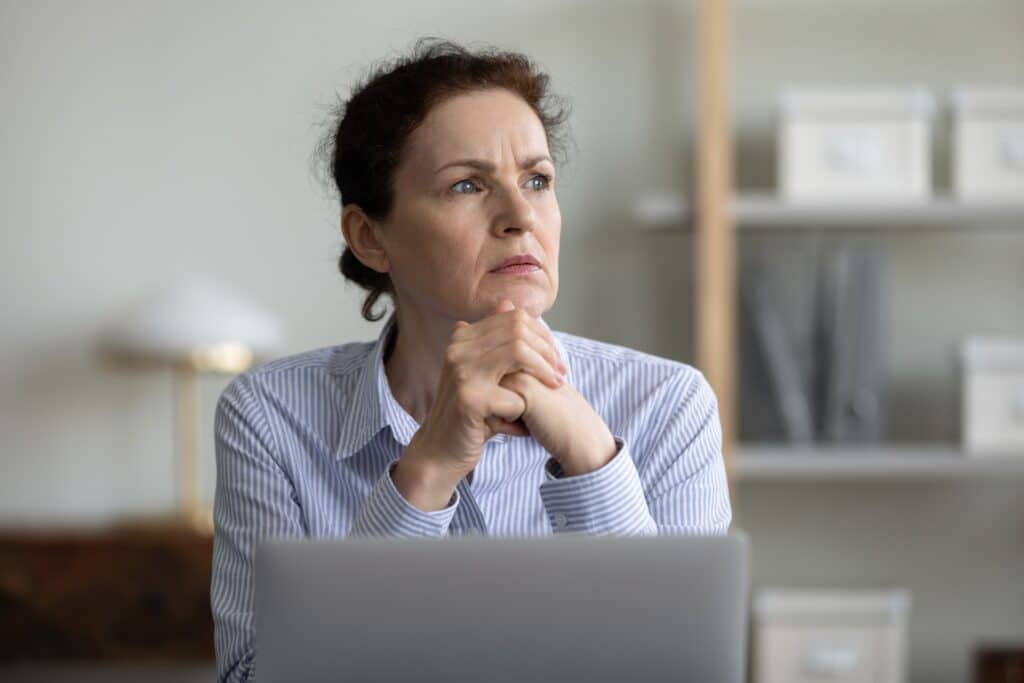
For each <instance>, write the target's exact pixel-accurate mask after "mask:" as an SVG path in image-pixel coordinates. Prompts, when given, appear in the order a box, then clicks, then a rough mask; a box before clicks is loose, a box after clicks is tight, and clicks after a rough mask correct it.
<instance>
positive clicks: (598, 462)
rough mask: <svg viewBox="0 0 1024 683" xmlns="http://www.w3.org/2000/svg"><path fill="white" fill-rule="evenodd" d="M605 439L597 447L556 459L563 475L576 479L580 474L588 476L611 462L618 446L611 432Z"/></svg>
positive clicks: (617, 450)
mask: <svg viewBox="0 0 1024 683" xmlns="http://www.w3.org/2000/svg"><path fill="white" fill-rule="evenodd" d="M607 437H608V438H607V439H605V440H603V441H602V442H601V444H599V445H597V446H590V447H589V448H584V449H583V450H580V451H579V452H577V453H575V454H573V455H570V456H568V457H565V458H563V459H558V464H559V465H560V466H561V468H562V473H563V475H564V476H566V477H576V476H579V475H581V474H589V473H591V472H594V471H596V470H599V469H601V468H602V467H604V466H605V465H607V464H608V463H609V462H611V460H612V458H614V457H615V456H616V454H618V452H619V446H618V444H617V443H616V442H615V437H614V436H612V434H611V432H609V433H608V435H607Z"/></svg>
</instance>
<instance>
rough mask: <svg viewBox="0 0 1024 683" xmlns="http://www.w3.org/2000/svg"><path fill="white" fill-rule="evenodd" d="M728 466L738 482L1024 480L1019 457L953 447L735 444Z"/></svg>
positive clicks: (1023, 462) (1022, 456)
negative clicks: (972, 453)
mask: <svg viewBox="0 0 1024 683" xmlns="http://www.w3.org/2000/svg"><path fill="white" fill-rule="evenodd" d="M730 464H731V472H732V474H733V476H735V477H737V478H738V479H739V480H741V481H800V480H819V481H820V480H930V479H962V478H973V477H1004V476H1015V477H1016V476H1021V477H1024V453H1017V454H1007V455H993V456H969V455H966V454H965V453H964V452H963V451H962V450H961V449H960V447H959V446H956V445H953V444H887V445H886V444H878V445H874V444H873V445H834V444H823V445H817V446H815V445H810V446H791V445H788V444H741V445H738V446H737V447H736V450H735V452H734V454H733V456H732V459H731V463H730Z"/></svg>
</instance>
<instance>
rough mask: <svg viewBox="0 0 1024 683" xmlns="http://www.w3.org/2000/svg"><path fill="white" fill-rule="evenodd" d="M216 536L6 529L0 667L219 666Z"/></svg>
mask: <svg viewBox="0 0 1024 683" xmlns="http://www.w3.org/2000/svg"><path fill="white" fill-rule="evenodd" d="M212 553H213V539H212V538H210V537H206V536H202V535H198V534H196V533H194V532H189V531H188V530H186V529H174V528H166V529H162V530H148V531H147V530H142V529H135V530H131V529H114V528H112V529H106V530H97V531H77V530H76V531H61V530H55V531H32V532H29V531H22V530H3V531H0V665H3V666H5V667H7V666H11V665H13V664H15V663H18V662H42V661H45V662H53V661H71V660H74V661H79V662H81V661H96V660H99V661H106V662H112V661H136V662H137V661H182V660H192V661H196V662H197V663H201V662H209V661H212V660H213V657H214V651H213V619H212V617H211V614H210V575H211V566H212Z"/></svg>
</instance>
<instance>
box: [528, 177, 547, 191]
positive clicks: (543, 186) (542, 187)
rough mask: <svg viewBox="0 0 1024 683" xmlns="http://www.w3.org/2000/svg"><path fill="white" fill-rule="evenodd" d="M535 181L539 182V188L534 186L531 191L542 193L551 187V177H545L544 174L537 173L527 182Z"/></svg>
mask: <svg viewBox="0 0 1024 683" xmlns="http://www.w3.org/2000/svg"><path fill="white" fill-rule="evenodd" d="M535 180H540V181H541V184H540V185H539V186H538V185H534V187H533V189H535V190H537V191H539V192H542V191H544V190H546V189H548V188H549V187H551V176H549V175H547V174H545V173H538V174H537V175H535V176H533V177H532V178H530V180H529V182H531V183H532V182H534V181H535Z"/></svg>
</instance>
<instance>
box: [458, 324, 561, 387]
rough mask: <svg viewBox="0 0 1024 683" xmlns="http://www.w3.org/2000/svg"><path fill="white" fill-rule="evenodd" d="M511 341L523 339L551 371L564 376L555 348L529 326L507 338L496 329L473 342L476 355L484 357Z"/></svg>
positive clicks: (506, 335)
mask: <svg viewBox="0 0 1024 683" xmlns="http://www.w3.org/2000/svg"><path fill="white" fill-rule="evenodd" d="M511 339H523V340H524V341H526V342H527V343H528V344H530V346H532V347H533V348H534V350H536V351H537V353H539V354H540V355H541V356H543V357H544V358H545V360H547V361H548V364H549V365H550V366H551V369H552V370H554V371H555V372H556V373H558V374H560V375H564V374H565V373H566V372H567V371H568V370H567V368H566V367H565V363H563V362H562V361H561V359H560V358H559V357H558V349H557V347H556V346H555V345H554V344H553V343H551V342H549V341H548V340H547V339H546V338H544V337H542V336H541V335H539V334H537V332H536V331H535V329H534V328H533V327H530V326H526V327H523V328H521V329H520V330H519V331H518V332H516V333H515V335H514V336H513V337H511V338H510V337H509V333H508V332H507V331H506V330H504V329H498V330H494V331H493V332H491V333H490V334H489V335H487V336H485V337H478V338H476V339H475V340H474V341H473V344H474V345H475V348H476V349H477V351H478V353H480V354H481V355H485V354H487V353H488V352H490V351H493V350H494V349H496V348H498V347H500V346H503V345H504V344H507V343H508V342H509V341H510V340H511Z"/></svg>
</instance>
